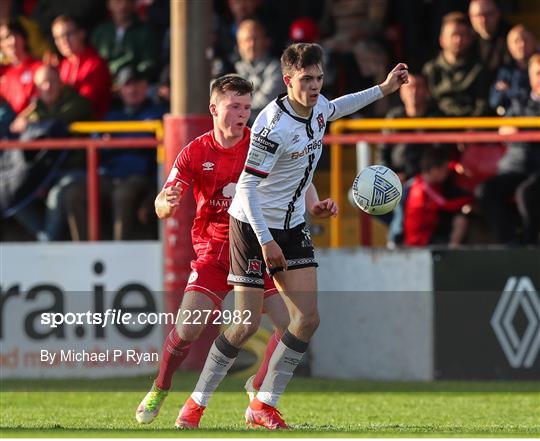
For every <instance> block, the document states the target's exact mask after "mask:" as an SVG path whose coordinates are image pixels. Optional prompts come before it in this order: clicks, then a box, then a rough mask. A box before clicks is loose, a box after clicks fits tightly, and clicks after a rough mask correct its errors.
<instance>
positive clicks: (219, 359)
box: [191, 335, 238, 407]
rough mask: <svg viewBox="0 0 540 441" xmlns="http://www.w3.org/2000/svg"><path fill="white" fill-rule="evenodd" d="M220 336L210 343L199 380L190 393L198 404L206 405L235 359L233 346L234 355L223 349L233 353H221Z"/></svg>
mask: <svg viewBox="0 0 540 441" xmlns="http://www.w3.org/2000/svg"><path fill="white" fill-rule="evenodd" d="M220 338H222V335H220V336H219V337H218V338H217V339H216V341H214V343H213V344H212V347H211V348H210V351H209V352H208V356H207V357H206V362H205V363H204V367H203V370H202V372H201V375H200V376H199V381H197V385H196V386H195V391H194V392H193V393H192V394H191V398H192V399H193V401H195V402H196V403H197V404H198V405H199V406H204V407H206V406H208V401H210V397H211V396H212V394H213V393H214V391H215V390H216V389H217V387H218V386H219V383H221V380H223V378H225V375H227V372H229V369H230V368H231V366H232V365H233V363H234V360H236V355H238V349H236V348H234V347H233V348H234V349H235V351H236V355H234V354H233V353H231V352H228V351H225V352H228V355H234V357H232V358H231V357H227V356H226V355H225V354H224V353H223V343H221V344H220V343H218V340H220ZM225 341H226V340H225ZM216 343H217V345H216ZM227 343H228V342H227ZM228 344H229V345H230V343H228ZM218 346H219V347H221V348H222V350H219V349H218ZM231 347H232V346H231Z"/></svg>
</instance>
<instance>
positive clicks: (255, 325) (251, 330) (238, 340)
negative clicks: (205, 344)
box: [227, 319, 261, 347]
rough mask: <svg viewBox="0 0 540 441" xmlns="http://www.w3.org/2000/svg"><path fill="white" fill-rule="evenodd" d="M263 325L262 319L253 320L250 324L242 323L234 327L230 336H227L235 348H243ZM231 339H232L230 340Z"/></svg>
mask: <svg viewBox="0 0 540 441" xmlns="http://www.w3.org/2000/svg"><path fill="white" fill-rule="evenodd" d="M260 324H261V321H260V319H259V320H256V319H252V320H251V321H250V322H249V323H247V322H246V323H240V324H237V325H233V326H232V327H231V328H229V329H231V333H230V335H227V338H228V340H229V341H230V343H231V344H232V345H234V346H237V347H239V346H242V345H243V344H244V343H245V342H246V341H247V340H248V339H249V338H250V337H252V336H253V335H254V334H255V333H256V332H257V330H258V329H259V326H260ZM229 337H230V338H229Z"/></svg>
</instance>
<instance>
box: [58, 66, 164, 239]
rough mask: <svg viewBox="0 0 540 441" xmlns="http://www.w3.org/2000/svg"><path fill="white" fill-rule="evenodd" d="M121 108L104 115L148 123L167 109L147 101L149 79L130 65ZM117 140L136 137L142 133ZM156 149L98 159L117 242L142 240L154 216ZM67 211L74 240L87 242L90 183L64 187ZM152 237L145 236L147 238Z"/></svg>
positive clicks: (107, 153) (124, 73)
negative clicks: (145, 228)
mask: <svg viewBox="0 0 540 441" xmlns="http://www.w3.org/2000/svg"><path fill="white" fill-rule="evenodd" d="M118 85H119V87H120V90H119V93H120V98H121V100H122V105H121V106H120V107H119V108H116V109H112V110H111V111H110V112H109V113H108V114H107V116H106V118H105V119H106V120H110V121H144V120H153V119H161V118H162V116H163V113H164V109H163V108H161V107H159V106H155V105H153V104H152V102H151V101H150V100H149V99H148V98H147V93H148V81H147V79H146V78H145V77H144V76H143V75H142V74H141V73H140V72H137V71H135V70H134V69H132V68H131V67H125V68H124V69H122V70H121V71H120V73H119V74H118ZM119 136H124V137H125V136H128V137H136V136H141V134H140V133H128V134H122V135H119ZM155 157H156V155H155V149H152V150H148V149H133V150H129V149H127V150H114V149H113V150H104V151H103V153H102V154H101V159H100V168H99V174H100V189H101V197H102V201H103V202H102V203H104V204H105V206H110V207H111V212H112V221H113V239H114V240H131V239H136V238H140V233H141V232H140V230H141V228H143V229H144V227H145V226H147V225H145V224H147V223H149V222H150V221H151V220H152V219H153V216H151V213H153V200H154V198H155V183H156V167H155V164H156V159H155ZM65 199H66V208H67V212H68V217H69V218H70V219H71V221H70V230H71V236H72V238H73V239H74V240H86V238H87V225H86V180H85V179H79V180H78V181H77V182H75V183H74V184H73V185H71V186H70V187H69V188H68V189H66V198H65ZM149 235H150V233H147V236H146V238H150V237H149Z"/></svg>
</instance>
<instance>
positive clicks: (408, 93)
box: [379, 73, 438, 181]
mask: <svg viewBox="0 0 540 441" xmlns="http://www.w3.org/2000/svg"><path fill="white" fill-rule="evenodd" d="M399 96H400V98H401V102H402V103H403V104H402V105H399V106H397V107H394V108H393V109H390V111H389V112H388V114H387V115H386V117H387V118H390V119H393V118H427V117H430V116H437V115H438V113H437V109H436V108H435V107H434V106H433V102H432V101H431V97H430V95H429V89H428V86H427V82H426V79H425V77H424V76H422V75H421V74H411V73H409V82H408V84H404V85H403V86H401V89H400V90H399ZM386 133H391V132H386ZM427 148H428V146H427V145H426V144H411V143H398V144H383V145H381V146H379V154H380V163H381V164H383V165H386V166H387V167H390V168H391V169H392V170H394V171H395V172H396V173H397V174H398V175H399V176H400V178H401V179H402V180H403V181H406V180H408V179H409V178H411V177H412V176H414V175H416V174H417V173H419V172H420V159H421V157H422V152H424V151H425V150H426V149H427Z"/></svg>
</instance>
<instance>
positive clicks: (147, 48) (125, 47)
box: [92, 0, 159, 82]
mask: <svg viewBox="0 0 540 441" xmlns="http://www.w3.org/2000/svg"><path fill="white" fill-rule="evenodd" d="M107 8H108V9H109V12H110V15H111V20H110V21H108V22H106V23H103V24H102V25H100V26H98V27H97V28H96V29H95V30H94V32H93V33H92V45H93V46H94V47H95V48H96V49H97V51H98V52H99V54H100V55H101V56H102V57H103V58H104V59H105V60H107V62H108V63H109V70H110V72H111V75H112V76H113V78H114V79H116V76H117V75H118V72H120V70H121V69H122V68H123V67H126V66H131V67H133V68H134V69H136V70H137V71H139V72H140V73H142V74H143V75H144V76H146V78H147V79H148V81H150V82H152V81H155V80H156V77H157V74H158V61H159V47H158V42H157V39H156V35H155V34H154V32H153V30H152V29H151V28H150V27H149V26H148V25H146V24H144V23H142V22H140V21H139V20H138V18H137V16H136V14H135V0H108V2H107Z"/></svg>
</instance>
